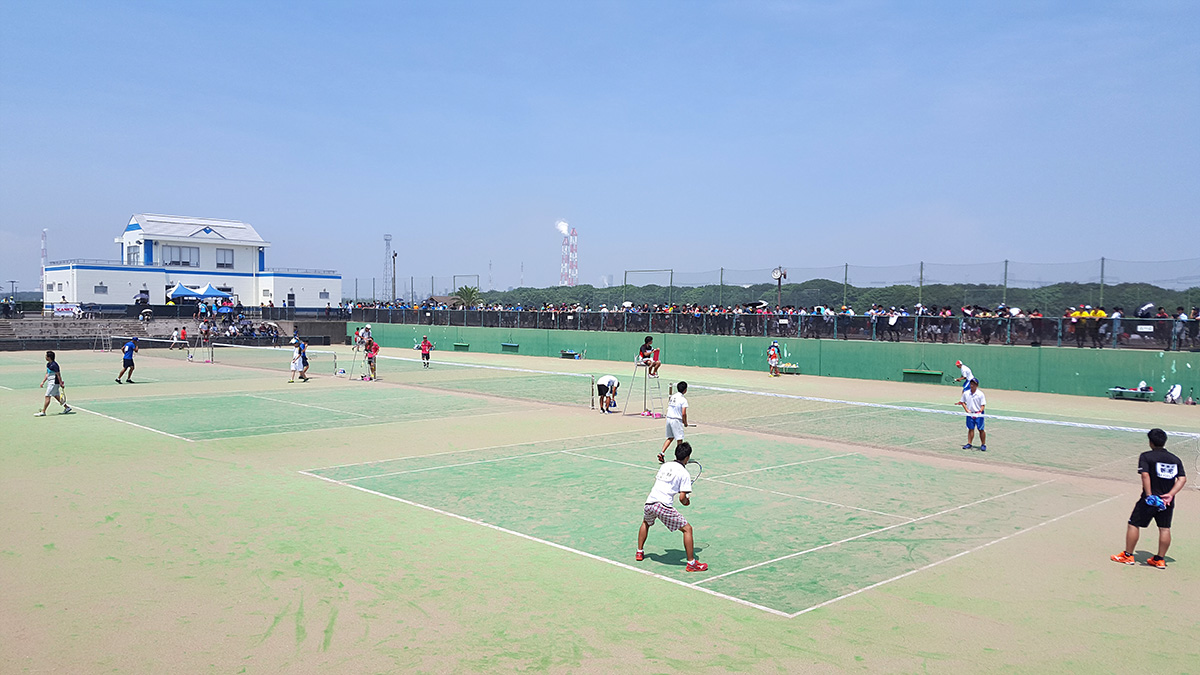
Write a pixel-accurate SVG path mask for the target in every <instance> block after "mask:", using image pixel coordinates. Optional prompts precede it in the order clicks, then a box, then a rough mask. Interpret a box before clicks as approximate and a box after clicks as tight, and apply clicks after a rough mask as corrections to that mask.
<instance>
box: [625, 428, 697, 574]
mask: <svg viewBox="0 0 1200 675" xmlns="http://www.w3.org/2000/svg"><path fill="white" fill-rule="evenodd" d="M691 458H692V445H691V444H690V443H680V444H679V445H677V446H675V461H673V462H667V463H665V464H663V465H662V467H661V468H659V470H658V475H656V476H655V477H654V487H653V488H652V489H651V490H650V495H649V496H647V497H646V506H645V508H644V510H643V515H642V527H641V529H640V530H638V545H637V554H636V555H635V556H634V559H635V560H643V559H645V557H646V552H645V547H646V537H647V536H648V535H649V534H650V526H651V525H653V524H654V521H655V520H661V521H662V524H663V525H665V526H666V527H667V529H668V530H670V531H671V532H676V531H682V532H683V550H684V553H686V554H687V567H686V568H685V569H686V570H687V571H688V572H704V571H706V570H707V569H708V565H707V564H706V563H702V562H700V561H699V560H697V559H696V553H695V548H694V545H693V542H694V537H693V534H692V526H691V525H690V524H689V523H688V521H687V520H685V519H684V517H683V514H681V513H679V511H677V510H676V509H675V495H679V503H680V504H683V505H684V506H687V505H688V504H691V503H692V502H691V499H690V498H689V493H691V491H692V476H691V474H689V473H688V470H687V468H686V465H687V463H688V461H689V460H690V459H691Z"/></svg>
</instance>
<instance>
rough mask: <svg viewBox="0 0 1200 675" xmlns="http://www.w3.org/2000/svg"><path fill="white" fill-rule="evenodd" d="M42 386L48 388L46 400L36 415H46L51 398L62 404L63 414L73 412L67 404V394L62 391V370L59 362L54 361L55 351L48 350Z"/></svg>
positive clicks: (63, 385)
mask: <svg viewBox="0 0 1200 675" xmlns="http://www.w3.org/2000/svg"><path fill="white" fill-rule="evenodd" d="M42 386H43V387H45V388H46V402H45V403H43V404H42V411H41V412H38V413H34V416H35V417H45V416H46V409H47V408H49V407H50V399H55V400H56V401H58V402H59V403H61V404H62V407H63V414H64V415H65V414H67V413H69V412H71V406H69V405H67V397H66V394H64V393H63V392H62V388H63V387H65V386H66V385H65V384H63V379H62V372H61V371H59V369H58V363H56V362H55V361H54V352H46V376H45V377H43V378H42Z"/></svg>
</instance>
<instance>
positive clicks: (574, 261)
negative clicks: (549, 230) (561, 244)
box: [567, 227, 579, 286]
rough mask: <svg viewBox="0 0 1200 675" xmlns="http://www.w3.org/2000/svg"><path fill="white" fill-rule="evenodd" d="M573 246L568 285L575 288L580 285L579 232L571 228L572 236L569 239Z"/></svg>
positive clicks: (568, 271) (568, 268) (568, 270)
mask: <svg viewBox="0 0 1200 675" xmlns="http://www.w3.org/2000/svg"><path fill="white" fill-rule="evenodd" d="M567 239H568V240H570V244H571V259H570V262H569V263H568V267H567V285H568V286H574V285H575V284H578V283H579V231H578V230H576V229H575V228H573V227H572V228H571V234H570V236H568V237H567Z"/></svg>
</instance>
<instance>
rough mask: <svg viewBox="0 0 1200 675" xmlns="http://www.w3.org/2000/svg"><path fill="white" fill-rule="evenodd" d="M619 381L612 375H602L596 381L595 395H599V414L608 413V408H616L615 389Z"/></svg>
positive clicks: (619, 383)
mask: <svg viewBox="0 0 1200 675" xmlns="http://www.w3.org/2000/svg"><path fill="white" fill-rule="evenodd" d="M619 386H621V381H620V380H618V379H617V378H615V377H613V376H612V375H604V376H602V377H601V378H600V379H598V380H596V393H597V394H599V395H600V412H602V413H606V414H607V413H608V412H609V408H610V407H612V408H615V407H617V387H619Z"/></svg>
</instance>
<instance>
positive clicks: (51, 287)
mask: <svg viewBox="0 0 1200 675" xmlns="http://www.w3.org/2000/svg"><path fill="white" fill-rule="evenodd" d="M46 290H48V291H52V290H54V284H46Z"/></svg>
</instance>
